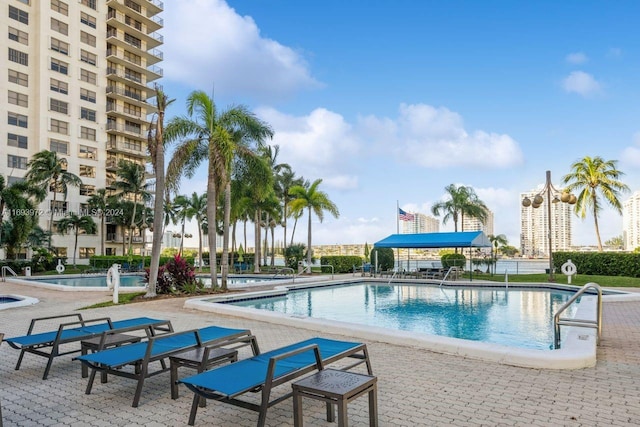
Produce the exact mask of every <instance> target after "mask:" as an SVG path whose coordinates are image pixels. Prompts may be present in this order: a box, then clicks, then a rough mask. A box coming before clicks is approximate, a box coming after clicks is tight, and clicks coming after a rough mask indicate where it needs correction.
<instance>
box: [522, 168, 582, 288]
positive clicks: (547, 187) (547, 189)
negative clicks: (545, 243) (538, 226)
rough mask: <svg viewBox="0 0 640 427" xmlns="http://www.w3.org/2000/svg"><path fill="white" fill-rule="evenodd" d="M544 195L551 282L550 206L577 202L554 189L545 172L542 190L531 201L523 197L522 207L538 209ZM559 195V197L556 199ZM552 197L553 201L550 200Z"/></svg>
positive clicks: (550, 278) (564, 192)
mask: <svg viewBox="0 0 640 427" xmlns="http://www.w3.org/2000/svg"><path fill="white" fill-rule="evenodd" d="M544 195H546V196H547V238H548V239H549V281H550V282H553V281H554V277H553V237H552V233H551V204H552V203H560V202H561V203H568V204H570V205H574V204H575V203H576V201H577V199H576V196H574V195H573V194H570V193H568V192H566V191H561V190H558V189H556V188H555V187H554V186H553V184H552V183H551V171H547V180H546V182H545V184H544V188H543V189H542V190H541V191H540V192H539V193H538V194H536V195H535V196H534V197H533V201H532V200H531V199H530V198H528V197H525V198H524V199H522V206H524V207H525V208H528V207H529V206H532V207H533V208H534V209H537V208H539V207H540V206H541V205H542V203H543V202H544V197H543V196H544ZM558 195H560V197H558ZM552 196H553V199H552V198H551V197H552Z"/></svg>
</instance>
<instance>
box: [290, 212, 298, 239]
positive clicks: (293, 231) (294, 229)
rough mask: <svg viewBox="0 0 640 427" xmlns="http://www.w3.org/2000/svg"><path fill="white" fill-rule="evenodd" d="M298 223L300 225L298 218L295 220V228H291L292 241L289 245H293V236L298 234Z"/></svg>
mask: <svg viewBox="0 0 640 427" xmlns="http://www.w3.org/2000/svg"><path fill="white" fill-rule="evenodd" d="M297 225H298V218H296V219H295V221H294V222H293V230H291V243H289V246H292V245H293V236H294V235H295V234H296V226H297Z"/></svg>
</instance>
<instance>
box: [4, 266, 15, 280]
mask: <svg viewBox="0 0 640 427" xmlns="http://www.w3.org/2000/svg"><path fill="white" fill-rule="evenodd" d="M7 271H8V272H9V273H11V274H12V275H13V277H18V275H17V274H16V272H15V271H13V270H12V269H11V267H9V266H8V265H3V266H2V281H3V282H6V280H7V279H6V277H7Z"/></svg>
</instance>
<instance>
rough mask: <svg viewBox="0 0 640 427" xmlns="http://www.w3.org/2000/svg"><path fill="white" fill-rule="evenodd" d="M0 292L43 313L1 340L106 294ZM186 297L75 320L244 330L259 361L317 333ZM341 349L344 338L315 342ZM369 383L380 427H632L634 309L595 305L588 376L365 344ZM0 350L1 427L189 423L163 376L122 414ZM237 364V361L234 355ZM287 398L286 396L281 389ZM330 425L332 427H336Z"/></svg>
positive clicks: (120, 387) (214, 416) (638, 367)
mask: <svg viewBox="0 0 640 427" xmlns="http://www.w3.org/2000/svg"><path fill="white" fill-rule="evenodd" d="M2 287H3V293H5V294H19V295H27V296H31V297H36V298H38V299H39V300H40V303H38V304H36V305H33V306H29V307H20V308H14V309H10V310H4V311H2V312H0V332H4V333H5V334H6V336H8V337H11V336H17V335H23V334H24V333H26V331H27V328H28V326H29V321H30V319H31V318H34V317H44V316H49V315H56V314H61V313H69V312H72V311H74V310H76V309H78V308H81V307H84V306H87V305H90V304H93V303H96V302H100V301H108V300H109V299H110V295H109V294H108V293H107V292H102V293H100V292H76V293H69V292H57V291H51V290H48V289H41V288H29V287H26V286H21V285H13V284H10V283H3V284H2ZM183 303H184V300H183V299H173V300H171V299H170V300H159V301H153V302H146V303H140V304H130V305H124V306H118V307H110V308H101V309H94V310H91V311H83V312H82V313H83V315H84V316H86V317H102V316H111V317H112V318H113V319H123V318H127V317H137V316H141V315H144V316H150V317H158V318H167V319H170V320H171V321H172V322H173V324H174V327H175V328H176V329H177V330H183V329H191V328H193V327H202V326H207V325H212V324H215V325H220V326H226V327H232V328H250V329H251V330H252V332H254V333H255V334H256V336H257V337H258V340H259V343H260V347H261V349H262V350H263V351H267V350H270V349H272V348H276V347H279V346H282V345H285V344H289V343H292V342H295V341H299V340H302V339H306V338H309V337H311V336H314V335H318V333H317V332H315V333H314V332H312V331H309V330H305V329H300V328H296V327H293V326H282V325H273V324H270V323H264V322H259V321H255V320H247V319H239V318H235V317H229V316H221V315H216V314H211V313H203V312H196V311H193V310H186V309H183V308H182V305H183ZM321 335H322V336H327V337H330V338H331V337H333V338H338V339H349V337H345V336H342V335H331V334H321ZM366 342H367V344H368V347H369V351H370V355H371V358H372V363H373V369H374V373H375V374H376V375H377V376H378V384H379V390H378V403H379V414H380V415H379V416H380V425H381V426H391V427H396V426H398V427H400V426H403V427H410V426H445V425H460V426H463V425H467V426H476V425H492V426H493V425H533V426H550V425H554V426H556V425H570V426H598V425H615V426H628V425H640V405H638V402H640V302H635V301H634V302H613V303H608V302H605V304H604V328H603V339H602V341H601V344H600V346H599V347H598V351H597V353H598V354H597V356H598V361H597V364H596V366H595V367H593V368H585V369H577V370H563V371H557V370H546V369H532V368H519V367H512V366H507V365H502V364H498V363H494V362H481V361H477V360H473V359H468V358H464V357H457V356H450V355H446V354H439V353H433V352H430V351H425V350H423V349H419V348H415V347H410V346H409V347H406V346H400V345H393V344H385V343H380V342H377V341H366ZM18 355H19V352H18V351H16V350H14V349H11V348H10V347H9V346H8V345H6V344H2V345H0V400H1V401H2V414H3V417H4V418H3V419H4V425H5V426H13V425H18V426H39V425H72V426H86V425H95V426H103V425H118V426H165V425H186V424H187V419H188V414H189V409H190V406H191V400H192V399H191V393H189V392H188V391H186V390H184V389H182V390H181V392H180V398H179V399H178V400H175V401H174V400H171V397H170V389H169V375H158V376H156V377H153V378H151V379H149V380H148V381H146V382H145V388H144V390H143V394H142V399H141V403H140V407H138V408H132V407H131V398H132V396H133V393H134V388H135V384H134V382H133V381H130V380H127V379H123V378H110V379H109V383H108V384H98V385H96V386H94V390H93V392H92V394H91V395H85V394H84V389H85V386H86V380H83V379H82V378H81V377H80V366H79V365H78V364H77V362H72V361H71V356H65V357H61V358H58V359H57V360H56V361H55V362H54V365H53V368H52V371H51V376H50V379H49V380H46V381H42V380H41V375H42V370H43V369H44V363H43V362H44V359H43V358H40V357H34V356H32V355H26V356H25V359H24V362H23V365H22V367H21V369H20V370H19V371H15V370H14V369H13V368H14V366H15V363H16V361H17V358H18ZM241 356H243V357H244V356H246V354H242V355H241ZM283 391H284V390H283ZM304 405H305V407H304V409H305V422H306V424H305V425H309V426H325V427H329V426H331V425H332V424H331V423H327V422H326V421H325V420H324V414H325V413H324V407H323V406H322V404H321V403H315V402H314V401H309V402H307V401H305V402H304ZM349 417H350V420H351V421H352V424H351V425H353V426H355V427H357V426H365V425H368V410H367V405H366V399H364V400H362V402H359V401H358V400H356V401H354V402H353V403H352V404H351V405H349ZM256 421H257V416H256V414H255V413H253V412H251V411H247V410H243V409H241V408H236V407H233V406H230V405H223V404H218V403H215V402H209V404H208V405H207V408H204V409H201V410H200V411H198V418H197V420H196V425H200V426H205V425H215V426H222V427H226V426H229V427H232V426H233V427H244V426H247V427H248V426H252V427H253V426H255V424H256ZM267 425H269V426H292V425H293V404H292V402H291V401H290V400H287V401H285V402H283V403H281V404H279V405H276V406H274V407H272V408H270V409H269V413H268V415H267ZM334 425H335V424H334Z"/></svg>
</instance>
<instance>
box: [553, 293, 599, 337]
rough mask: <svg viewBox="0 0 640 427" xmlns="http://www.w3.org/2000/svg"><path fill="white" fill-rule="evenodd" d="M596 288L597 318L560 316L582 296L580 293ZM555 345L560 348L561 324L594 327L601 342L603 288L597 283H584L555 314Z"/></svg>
mask: <svg viewBox="0 0 640 427" xmlns="http://www.w3.org/2000/svg"><path fill="white" fill-rule="evenodd" d="M591 288H593V289H595V290H596V292H597V293H598V302H597V311H596V320H586V319H570V318H567V317H560V315H561V314H562V313H563V312H564V311H565V310H566V309H567V308H568V307H569V306H570V305H571V304H573V303H574V302H575V300H577V299H578V297H580V295H582V294H584V293H585V292H586V291H587V290H588V289H591ZM553 326H554V329H553V335H554V336H553V347H554V348H555V349H559V348H560V326H577V327H581V328H592V329H596V330H597V331H598V335H597V338H596V343H599V342H600V336H601V335H602V288H601V287H600V285H598V284H597V283H593V282H590V283H587V284H586V285H584V286H583V287H582V288H580V290H579V291H578V292H576V293H575V294H574V295H573V296H572V297H571V298H570V299H569V301H567V302H565V303H564V305H563V306H562V307H560V309H559V310H558V311H557V312H556V314H555V316H553Z"/></svg>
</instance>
